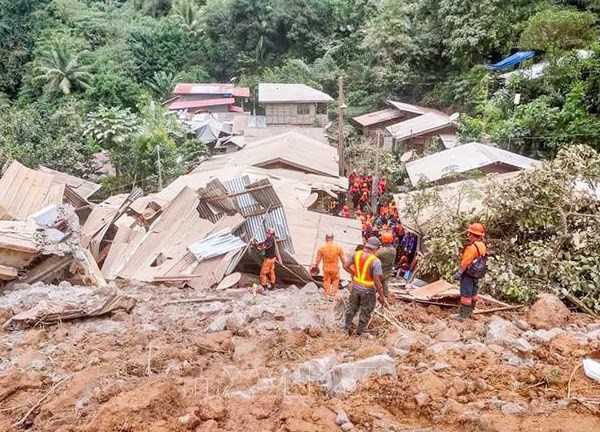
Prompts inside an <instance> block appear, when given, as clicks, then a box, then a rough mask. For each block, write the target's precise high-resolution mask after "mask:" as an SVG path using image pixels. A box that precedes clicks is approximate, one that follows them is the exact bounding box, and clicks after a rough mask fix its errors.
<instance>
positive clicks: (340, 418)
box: [335, 410, 350, 426]
mask: <svg viewBox="0 0 600 432" xmlns="http://www.w3.org/2000/svg"><path fill="white" fill-rule="evenodd" d="M345 423H350V419H349V418H348V414H346V411H344V410H339V411H338V413H337V417H336V418H335V424H336V425H338V426H341V425H343V424H345Z"/></svg>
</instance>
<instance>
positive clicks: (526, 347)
mask: <svg viewBox="0 0 600 432" xmlns="http://www.w3.org/2000/svg"><path fill="white" fill-rule="evenodd" d="M510 345H511V347H512V348H514V349H516V350H517V351H519V352H522V353H529V352H531V351H533V347H532V346H531V344H530V343H529V342H527V340H526V339H524V338H518V339H515V341H514V342H512V343H511V344H510Z"/></svg>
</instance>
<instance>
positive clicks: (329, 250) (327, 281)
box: [310, 234, 346, 301]
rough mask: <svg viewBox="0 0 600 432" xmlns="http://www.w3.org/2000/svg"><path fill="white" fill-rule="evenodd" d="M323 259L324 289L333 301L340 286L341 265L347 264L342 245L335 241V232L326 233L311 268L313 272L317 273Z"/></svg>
mask: <svg viewBox="0 0 600 432" xmlns="http://www.w3.org/2000/svg"><path fill="white" fill-rule="evenodd" d="M321 261H323V289H324V291H325V298H326V299H327V300H329V301H332V300H333V298H334V297H335V296H337V293H338V289H339V287H340V266H339V264H338V262H340V261H341V263H342V266H343V265H344V264H346V256H345V254H344V250H343V249H342V247H341V246H339V245H337V244H335V243H334V242H333V234H326V235H325V244H324V245H323V246H321V247H320V248H319V250H318V251H317V256H316V257H315V260H314V262H313V265H312V266H311V268H310V271H311V273H316V271H317V269H318V268H319V264H320V263H321Z"/></svg>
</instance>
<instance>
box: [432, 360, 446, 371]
mask: <svg viewBox="0 0 600 432" xmlns="http://www.w3.org/2000/svg"><path fill="white" fill-rule="evenodd" d="M449 367H450V365H449V364H448V363H444V362H439V363H436V364H434V365H433V370H434V371H436V372H441V371H444V370H446V369H448V368H449Z"/></svg>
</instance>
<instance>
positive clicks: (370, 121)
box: [352, 108, 403, 127]
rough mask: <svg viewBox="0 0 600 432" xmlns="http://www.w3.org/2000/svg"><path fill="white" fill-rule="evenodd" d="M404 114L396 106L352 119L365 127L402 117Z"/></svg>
mask: <svg viewBox="0 0 600 432" xmlns="http://www.w3.org/2000/svg"><path fill="white" fill-rule="evenodd" d="M402 117H403V114H402V113H401V112H400V111H398V110H397V109H395V108H386V109H384V110H380V111H375V112H370V113H367V114H363V115H360V116H358V117H353V118H352V120H353V121H354V122H355V123H358V124H359V125H361V126H363V127H367V126H373V125H375V124H377V123H383V122H387V121H390V120H394V119H398V118H402Z"/></svg>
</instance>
